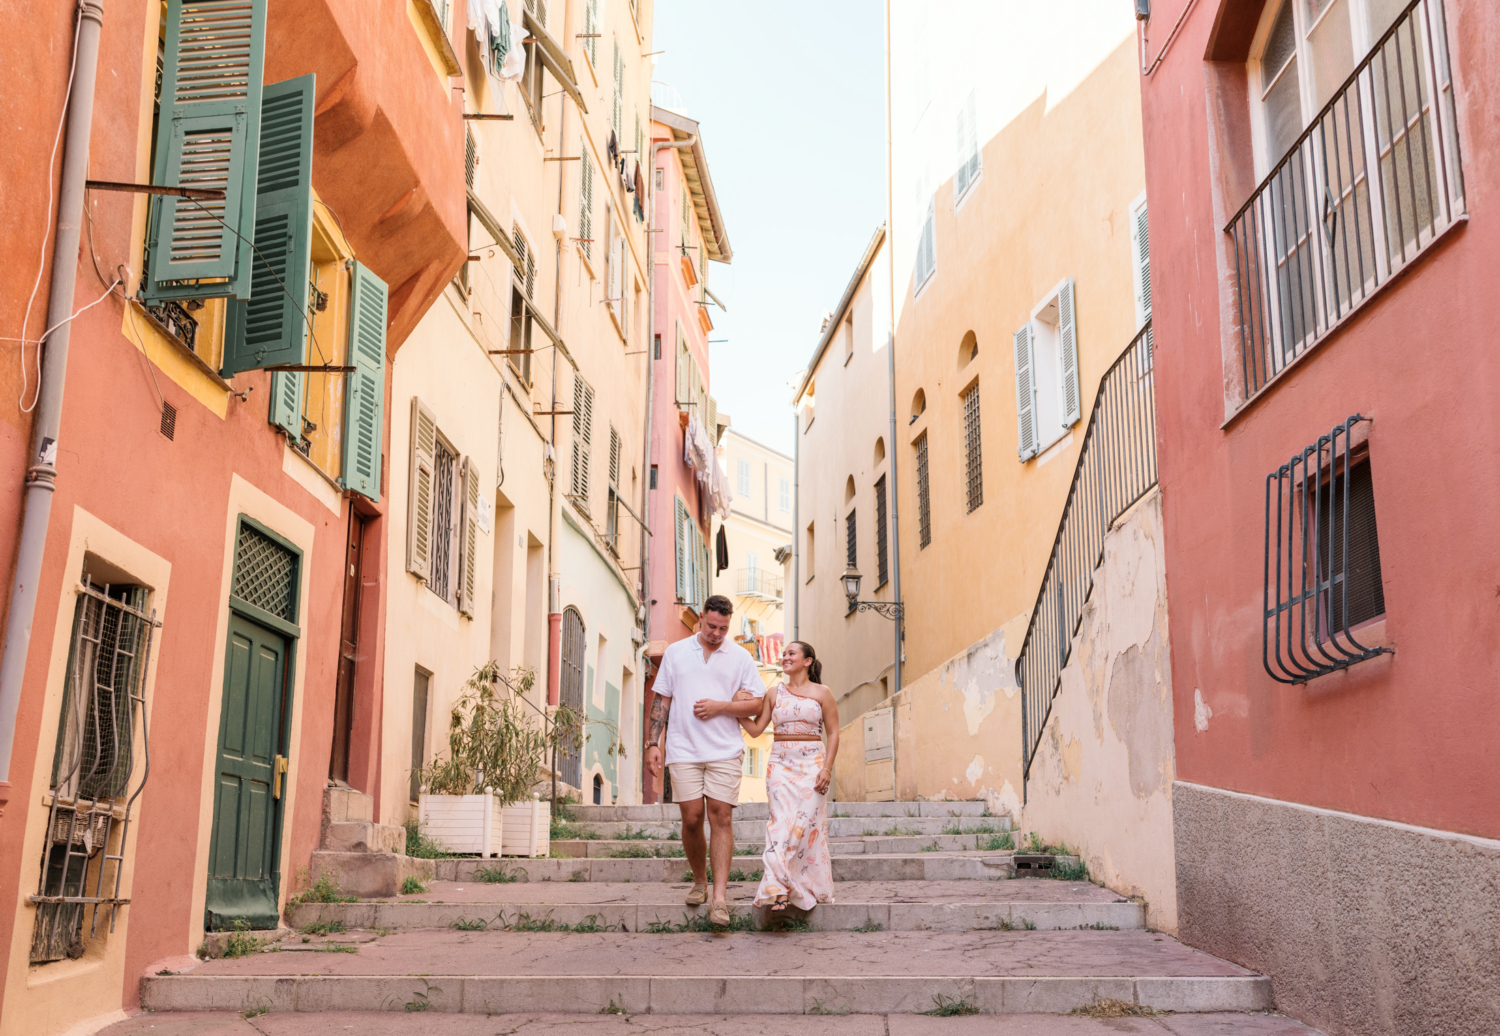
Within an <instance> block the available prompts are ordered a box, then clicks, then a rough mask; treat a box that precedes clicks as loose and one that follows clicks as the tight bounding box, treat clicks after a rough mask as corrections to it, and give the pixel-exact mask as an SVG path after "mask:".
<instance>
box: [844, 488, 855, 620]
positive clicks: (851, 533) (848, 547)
mask: <svg viewBox="0 0 1500 1036" xmlns="http://www.w3.org/2000/svg"><path fill="white" fill-rule="evenodd" d="M854 517H855V512H854V511H850V512H849V517H847V518H845V519H844V561H845V563H846V564H847V565H848V566H849V567H850V568H857V567H858V566H857V565H855V563H854V559H855V558H856V557H858V555H859V537H858V534H857V533H856V531H855V529H856V523H855V520H854ZM849 612H850V614H853V612H854V603H853V602H852V601H851V602H850V604H849Z"/></svg>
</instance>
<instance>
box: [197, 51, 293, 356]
mask: <svg viewBox="0 0 1500 1036" xmlns="http://www.w3.org/2000/svg"><path fill="white" fill-rule="evenodd" d="M314 85H315V84H314V76H313V75H311V74H309V75H305V76H299V77H298V78H296V79H288V80H287V81H286V82H284V83H276V84H274V85H272V86H268V87H266V92H265V105H264V106H263V108H262V111H261V134H260V163H259V177H258V179H257V182H256V201H255V221H254V224H255V252H256V254H255V256H254V259H253V261H252V263H251V265H250V270H251V275H250V286H251V294H250V298H249V300H248V301H242V300H239V299H236V300H234V301H233V302H231V303H230V304H229V313H228V317H227V320H226V324H225V334H224V365H223V367H222V368H221V369H220V371H219V373H220V374H222V375H223V376H224V377H226V378H230V377H233V376H234V375H236V374H238V373H240V372H241V371H248V370H259V369H261V368H263V367H271V366H275V365H277V364H284V363H290V364H301V363H306V362H307V282H308V278H309V277H310V275H311V273H312V130H313V104H314V100H315V97H314Z"/></svg>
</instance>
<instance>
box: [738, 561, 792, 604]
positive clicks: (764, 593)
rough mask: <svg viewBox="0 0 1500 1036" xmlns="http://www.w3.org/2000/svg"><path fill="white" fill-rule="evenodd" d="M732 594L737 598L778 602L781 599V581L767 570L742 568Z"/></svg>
mask: <svg viewBox="0 0 1500 1036" xmlns="http://www.w3.org/2000/svg"><path fill="white" fill-rule="evenodd" d="M734 592H735V594H736V596H739V597H750V598H754V599H755V600H758V601H773V602H779V601H780V600H781V599H782V598H781V592H782V579H781V577H780V576H779V575H777V574H776V573H775V572H772V571H770V570H768V569H763V568H742V569H740V570H739V573H738V577H737V578H736V580H735V591H734Z"/></svg>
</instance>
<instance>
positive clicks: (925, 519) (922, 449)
mask: <svg viewBox="0 0 1500 1036" xmlns="http://www.w3.org/2000/svg"><path fill="white" fill-rule="evenodd" d="M917 530H918V536H919V539H918V542H919V543H920V544H921V545H922V546H923V547H926V546H927V545H928V544H930V543H931V542H932V499H931V496H930V495H929V494H928V490H927V433H926V432H923V433H922V435H921V436H920V437H919V438H918V439H917Z"/></svg>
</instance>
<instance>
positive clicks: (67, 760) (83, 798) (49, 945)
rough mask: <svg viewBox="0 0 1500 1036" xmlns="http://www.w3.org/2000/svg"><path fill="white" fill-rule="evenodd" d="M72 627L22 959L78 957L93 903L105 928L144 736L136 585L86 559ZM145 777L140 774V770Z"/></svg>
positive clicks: (147, 618) (145, 617)
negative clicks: (104, 578)
mask: <svg viewBox="0 0 1500 1036" xmlns="http://www.w3.org/2000/svg"><path fill="white" fill-rule="evenodd" d="M76 593H77V598H76V603H75V604H74V611H73V637H72V643H71V645H70V647H69V650H68V669H67V677H66V682H65V683H64V685H63V702H62V712H61V715H60V716H59V717H58V731H57V749H56V753H55V754H54V756H53V760H52V780H51V802H50V803H49V812H48V816H47V829H46V833H45V835H44V838H45V842H46V845H45V848H44V850H43V853H42V866H41V876H40V880H39V881H38V885H37V893H36V896H35V897H34V898H33V899H32V902H33V903H35V904H36V918H35V921H34V922H33V927H32V935H31V963H33V964H42V963H46V962H49V961H57V960H62V959H63V958H64V957H71V958H73V959H75V960H76V959H78V958H79V957H81V956H83V954H84V952H85V947H84V941H83V940H84V931H83V922H84V920H85V917H86V915H87V913H88V911H89V908H90V906H92V907H93V914H92V919H91V921H90V927H89V932H88V937H89V938H91V939H92V938H97V937H98V935H99V922H100V920H101V918H100V916H99V915H100V911H101V909H102V910H104V911H105V920H107V922H108V925H109V929H108V930H109V931H113V930H114V926H115V918H116V916H117V915H118V913H119V909H120V907H121V906H123V905H125V903H124V901H122V900H121V899H120V869H121V867H122V865H123V862H124V856H125V837H126V834H127V833H128V831H129V825H128V821H129V819H130V812H131V806H132V804H133V803H134V801H135V794H138V793H139V791H140V784H137V785H136V786H135V787H134V788H132V787H131V781H132V779H133V777H134V776H135V771H136V763H137V757H138V755H143V754H144V753H142V752H141V751H140V750H141V749H142V748H143V747H144V742H143V743H142V744H141V745H137V743H136V731H137V727H139V728H140V731H141V736H142V738H143V739H144V735H145V726H144V724H143V722H142V720H143V714H144V709H145V696H144V690H143V685H144V679H145V673H146V670H147V668H148V667H149V660H150V647H151V634H152V630H153V628H155V627H156V626H157V625H158V623H157V622H156V619H155V612H154V611H149V610H148V609H149V608H150V597H151V594H150V591H149V590H148V589H147V588H145V587H142V586H134V585H128V584H127V585H109V584H97V583H94V582H92V581H91V580H90V578H89V576H88V573H87V564H85V573H84V576H83V580H82V581H81V582H80V583H79V584H78V586H77V588H76ZM141 776H142V779H143V780H144V774H142V775H141Z"/></svg>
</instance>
